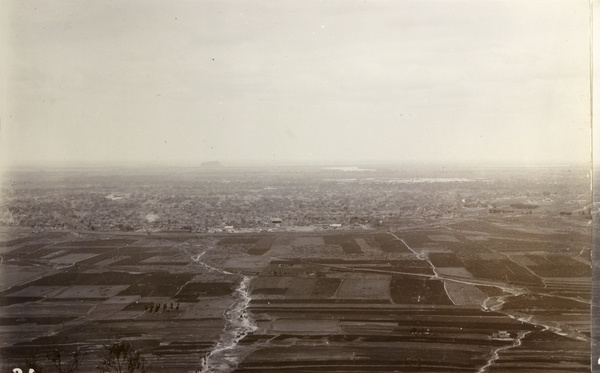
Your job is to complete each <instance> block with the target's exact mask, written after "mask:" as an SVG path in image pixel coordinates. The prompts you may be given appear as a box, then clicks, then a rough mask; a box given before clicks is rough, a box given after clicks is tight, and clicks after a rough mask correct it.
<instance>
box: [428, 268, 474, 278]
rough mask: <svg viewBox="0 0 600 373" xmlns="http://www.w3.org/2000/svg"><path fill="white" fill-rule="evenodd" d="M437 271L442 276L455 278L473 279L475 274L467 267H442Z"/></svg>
mask: <svg viewBox="0 0 600 373" xmlns="http://www.w3.org/2000/svg"><path fill="white" fill-rule="evenodd" d="M435 271H436V272H437V273H438V274H439V275H440V276H447V277H454V278H473V274H472V273H471V272H469V271H467V269H466V268H465V267H441V268H436V269H435Z"/></svg>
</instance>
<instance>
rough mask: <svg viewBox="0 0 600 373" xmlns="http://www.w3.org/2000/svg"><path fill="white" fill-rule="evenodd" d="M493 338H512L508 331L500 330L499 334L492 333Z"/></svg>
mask: <svg viewBox="0 0 600 373" xmlns="http://www.w3.org/2000/svg"><path fill="white" fill-rule="evenodd" d="M492 338H501V339H507V338H510V333H509V332H507V331H506V330H500V331H499V332H498V333H492Z"/></svg>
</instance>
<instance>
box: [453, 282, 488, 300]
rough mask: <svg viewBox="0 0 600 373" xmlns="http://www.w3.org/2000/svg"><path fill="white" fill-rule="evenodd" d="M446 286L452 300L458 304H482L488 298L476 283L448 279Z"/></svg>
mask: <svg viewBox="0 0 600 373" xmlns="http://www.w3.org/2000/svg"><path fill="white" fill-rule="evenodd" d="M444 286H445V288H446V293H447V294H448V296H449V297H450V300H451V301H452V303H454V304H456V305H460V306H463V305H473V306H476V305H481V304H483V302H484V301H485V300H486V299H487V298H488V297H487V295H485V294H484V293H483V292H482V291H481V290H479V289H478V288H477V287H476V286H474V285H469V284H461V283H458V282H452V281H446V282H445V285H444Z"/></svg>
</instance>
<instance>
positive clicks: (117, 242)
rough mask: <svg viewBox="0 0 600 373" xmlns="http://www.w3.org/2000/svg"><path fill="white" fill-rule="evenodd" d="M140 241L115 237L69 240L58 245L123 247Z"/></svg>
mask: <svg viewBox="0 0 600 373" xmlns="http://www.w3.org/2000/svg"><path fill="white" fill-rule="evenodd" d="M136 241H138V240H137V239H130V238H113V239H108V240H94V241H69V242H59V243H57V244H56V245H55V246H56V247H121V246H125V245H129V244H132V243H134V242H136Z"/></svg>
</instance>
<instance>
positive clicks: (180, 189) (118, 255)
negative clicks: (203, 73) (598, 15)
mask: <svg viewBox="0 0 600 373" xmlns="http://www.w3.org/2000/svg"><path fill="white" fill-rule="evenodd" d="M590 177H591V176H590V174H589V170H588V169H587V168H585V167H564V166H552V167H551V166H548V167H515V166H511V167H509V166H505V167H500V166H497V167H470V168H467V167H453V168H444V167H433V166H423V167H416V166H394V165H383V166H381V165H373V166H361V167H356V166H352V167H350V166H343V167H338V166H331V167H305V166H285V167H283V166H281V167H270V168H266V167H237V168H236V167H223V166H221V165H220V164H219V163H210V164H205V165H203V166H202V167H197V168H172V169H97V170H89V169H56V170H45V171H41V170H35V169H30V170H19V171H12V172H7V173H6V175H5V177H4V179H3V185H2V197H1V198H2V205H1V210H0V223H1V225H2V227H1V230H0V256H1V260H0V262H1V265H0V268H1V272H0V276H1V288H0V344H1V345H0V359H1V361H2V369H3V370H4V371H11V370H12V369H13V368H14V367H24V366H25V364H26V362H27V361H35V362H36V363H37V364H38V366H44V367H45V370H44V371H52V369H53V368H52V367H51V364H50V363H49V362H48V361H47V359H46V354H47V353H48V352H49V351H52V350H56V349H58V350H60V351H63V352H64V353H65V354H69V353H72V352H73V351H77V350H78V351H80V352H81V353H82V354H83V355H84V359H83V360H82V363H81V366H80V368H79V370H80V371H82V372H91V371H98V369H97V366H98V365H99V364H100V361H101V359H102V354H101V353H102V348H103V346H106V345H107V344H109V343H111V342H112V341H115V340H125V341H129V342H131V344H132V345H133V346H135V348H136V349H138V350H139V351H141V352H142V355H143V356H144V358H145V359H146V361H147V362H148V363H149V365H150V367H151V371H155V372H194V371H203V372H318V371H322V372H386V371H389V372H395V371H396V372H419V371H420V372H532V371H539V372H588V371H590V358H591V355H590V342H591V339H592V336H591V326H592V325H591V324H592V323H591V311H590V307H591V276H592V261H591V248H592V243H591V232H592V225H591V222H592V216H593V215H594V214H595V213H596V210H595V208H594V206H593V205H592V203H591V194H590Z"/></svg>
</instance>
